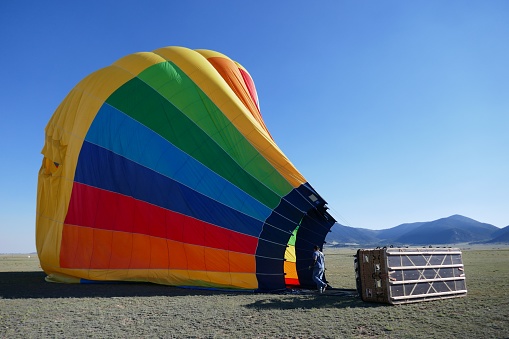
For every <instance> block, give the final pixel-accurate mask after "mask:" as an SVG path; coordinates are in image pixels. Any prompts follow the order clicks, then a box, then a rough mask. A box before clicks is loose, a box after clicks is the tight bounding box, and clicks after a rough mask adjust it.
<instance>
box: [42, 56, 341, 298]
mask: <svg viewBox="0 0 509 339" xmlns="http://www.w3.org/2000/svg"><path fill="white" fill-rule="evenodd" d="M259 108H260V105H259V103H258V97H257V92H256V88H255V86H254V82H253V80H252V79H251V76H250V74H249V73H248V72H247V70H246V69H245V68H243V67H242V66H241V65H240V64H238V63H236V62H235V61H232V60H231V59H229V58H228V57H227V56H225V55H223V54H221V53H218V52H214V51H210V50H191V49H187V48H183V47H165V48H161V49H158V50H155V51H153V52H143V53H135V54H132V55H128V56H126V57H124V58H122V59H120V60H118V61H117V62H115V63H114V64H113V65H111V66H109V67H106V68H103V69H100V70H98V71H96V72H94V73H92V74H90V75H89V76H88V77H86V78H85V79H83V80H82V81H81V82H80V83H79V84H78V85H77V86H76V87H75V88H74V89H73V90H71V92H70V93H69V94H68V95H67V97H66V98H65V100H64V101H63V102H62V103H61V104H60V106H59V107H58V108H57V110H56V111H55V113H54V114H53V116H52V118H51V119H50V121H49V123H48V125H47V126H46V130H45V132H46V140H45V145H44V148H43V150H42V154H43V155H44V159H43V163H42V166H41V169H40V172H39V181H38V192H37V225H36V245H37V252H38V255H39V259H40V262H41V267H42V268H43V270H44V271H45V272H46V274H47V275H48V277H47V280H48V281H58V282H93V281H139V282H153V283H158V284H167V285H174V286H194V287H206V288H233V289H247V290H258V291H273V290H279V289H284V288H286V287H287V286H314V283H313V282H312V279H311V271H310V270H309V269H308V266H309V265H310V263H311V253H312V251H313V245H314V244H318V245H321V244H323V243H324V240H325V236H326V234H327V233H328V232H329V230H330V228H331V227H332V225H333V224H334V222H335V220H334V219H333V218H332V217H331V216H330V215H329V214H328V213H327V211H326V210H327V207H326V202H325V201H324V200H323V199H322V197H321V196H320V195H319V194H318V193H317V192H315V190H314V189H313V188H312V187H311V186H310V185H309V184H308V183H307V182H306V180H305V179H304V177H303V176H302V175H301V174H300V173H299V171H298V170H297V169H296V168H295V167H294V166H293V165H292V163H291V162H290V161H289V160H288V159H287V158H286V156H285V155H284V154H283V152H282V151H281V150H280V149H279V148H278V146H277V145H276V144H275V142H274V140H273V139H272V137H271V135H270V133H269V131H268V130H267V127H266V126H265V123H264V122H263V120H262V116H261V114H260V109H259ZM310 119H312V117H310Z"/></svg>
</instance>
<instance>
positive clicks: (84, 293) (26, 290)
mask: <svg viewBox="0 0 509 339" xmlns="http://www.w3.org/2000/svg"><path fill="white" fill-rule="evenodd" d="M45 277H46V274H45V273H44V272H40V271H37V272H0V299H2V298H3V299H30V298H33V299H51V298H96V297H99V298H110V297H155V296H169V297H171V296H187V295H204V296H206V295H217V294H228V295H232V294H233V295H236V294H246V293H249V294H253V292H237V291H235V292H232V291H227V290H225V291H218V290H200V289H188V288H180V287H173V286H167V285H158V284H152V283H141V282H104V283H94V284H59V283H50V282H46V281H45Z"/></svg>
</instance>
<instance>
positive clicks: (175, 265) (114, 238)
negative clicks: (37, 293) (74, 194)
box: [60, 224, 256, 273]
mask: <svg viewBox="0 0 509 339" xmlns="http://www.w3.org/2000/svg"><path fill="white" fill-rule="evenodd" d="M60 265H61V267H63V268H73V269H106V270H107V269H183V270H191V271H217V272H237V273H255V272H256V264H255V257H254V256H253V255H249V254H245V253H238V252H232V251H227V250H222V249H216V248H210V247H203V246H197V245H191V244H184V243H181V242H178V241H173V240H167V239H163V238H158V237H151V236H148V235H144V234H135V233H124V232H116V231H110V230H99V229H91V228H88V227H80V226H74V225H67V224H65V225H64V227H63V234H62V247H61V252H60Z"/></svg>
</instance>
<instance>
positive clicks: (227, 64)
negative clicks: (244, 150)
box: [207, 57, 270, 135]
mask: <svg viewBox="0 0 509 339" xmlns="http://www.w3.org/2000/svg"><path fill="white" fill-rule="evenodd" d="M207 60H208V61H209V62H210V64H211V65H212V66H213V67H214V68H215V69H216V70H217V72H218V73H219V74H220V75H221V77H222V78H223V79H224V80H225V81H226V83H227V84H228V86H230V88H231V89H232V90H233V92H234V93H235V95H237V97H238V98H239V99H240V101H242V103H243V104H244V106H245V107H246V108H247V109H248V110H249V112H250V113H251V115H252V116H253V117H254V118H255V119H256V120H257V121H258V122H259V123H260V125H261V126H262V127H263V129H264V130H265V132H267V134H268V135H270V133H269V130H268V129H267V126H265V122H264V121H263V119H262V116H261V114H260V110H259V108H258V103H257V102H256V101H255V100H254V99H253V98H252V96H251V93H250V91H249V88H248V87H247V86H246V83H245V81H244V77H243V76H242V73H241V72H240V70H239V68H238V67H237V65H236V64H235V63H234V62H233V61H232V60H230V59H227V58H221V57H211V58H208V59H207ZM253 87H254V83H253Z"/></svg>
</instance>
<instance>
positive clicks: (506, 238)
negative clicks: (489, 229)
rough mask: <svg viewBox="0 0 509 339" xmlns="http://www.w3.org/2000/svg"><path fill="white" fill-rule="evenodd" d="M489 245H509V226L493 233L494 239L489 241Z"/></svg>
mask: <svg viewBox="0 0 509 339" xmlns="http://www.w3.org/2000/svg"><path fill="white" fill-rule="evenodd" d="M487 243H509V226H506V227H504V228H502V229H500V230H498V231H496V232H495V233H493V239H491V240H488V241H487Z"/></svg>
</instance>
